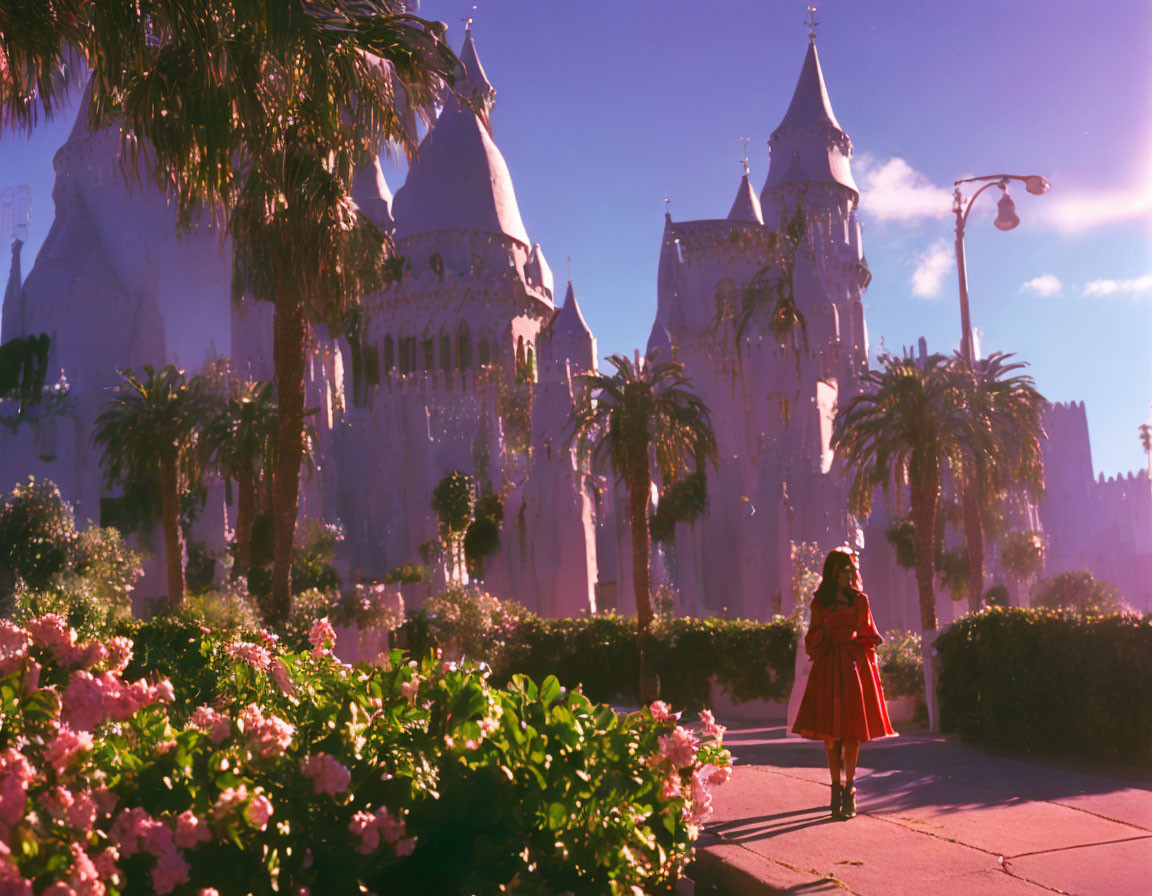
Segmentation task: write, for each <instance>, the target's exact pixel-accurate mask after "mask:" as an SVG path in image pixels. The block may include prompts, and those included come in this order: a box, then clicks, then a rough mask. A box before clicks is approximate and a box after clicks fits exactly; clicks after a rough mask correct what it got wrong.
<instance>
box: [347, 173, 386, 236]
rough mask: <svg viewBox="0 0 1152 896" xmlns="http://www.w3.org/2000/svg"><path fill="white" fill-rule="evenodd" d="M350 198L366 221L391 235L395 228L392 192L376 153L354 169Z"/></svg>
mask: <svg viewBox="0 0 1152 896" xmlns="http://www.w3.org/2000/svg"><path fill="white" fill-rule="evenodd" d="M352 198H353V199H354V200H355V201H356V205H357V206H358V207H359V208H360V211H362V212H363V213H364V214H365V215H366V216H367V217H368V220H369V221H371V222H372V223H373V224H375V225H376V226H377V227H379V228H380V229H381V230H382V231H384V232H385V233H391V232H392V230H393V229H394V228H395V227H396V222H395V221H393V220H392V191H391V190H389V189H388V182H387V181H386V180H385V179H384V171H383V169H381V167H380V156H379V154H378V153H377V154H374V155H373V156H372V159H371V160H370V161H368V162H365V163H364V164H363V165H361V166H360V167H359V168H357V169H356V173H355V174H354V175H353V177H352Z"/></svg>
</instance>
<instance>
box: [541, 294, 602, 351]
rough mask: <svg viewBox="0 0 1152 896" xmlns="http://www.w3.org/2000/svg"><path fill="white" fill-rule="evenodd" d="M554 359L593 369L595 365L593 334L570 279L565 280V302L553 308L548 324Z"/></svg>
mask: <svg viewBox="0 0 1152 896" xmlns="http://www.w3.org/2000/svg"><path fill="white" fill-rule="evenodd" d="M549 330H550V331H551V343H552V354H553V360H554V361H555V363H557V364H559V365H563V363H564V361H565V360H567V361H568V362H570V363H571V364H572V367H573V369H579V370H593V369H595V367H596V337H595V336H593V335H592V329H591V328H590V327H589V326H588V323H587V321H585V320H584V315H583V314H582V313H581V312H580V303H579V302H577V301H576V291H575V290H574V289H573V288H572V281H571V280H569V281H568V291H567V292H566V293H565V294H564V305H563V307H562V308H561V309H560V310H559V311H558V312H556V316H555V317H554V318H552V323H551V324H550V325H549Z"/></svg>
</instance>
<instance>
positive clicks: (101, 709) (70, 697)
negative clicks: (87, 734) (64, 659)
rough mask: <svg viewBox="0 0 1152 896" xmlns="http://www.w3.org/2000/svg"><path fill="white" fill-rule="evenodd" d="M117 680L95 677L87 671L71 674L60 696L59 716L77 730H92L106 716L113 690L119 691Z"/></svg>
mask: <svg viewBox="0 0 1152 896" xmlns="http://www.w3.org/2000/svg"><path fill="white" fill-rule="evenodd" d="M118 684H119V683H118V682H116V681H115V680H114V679H112V680H108V679H105V678H104V677H103V676H101V677H100V678H96V677H94V676H93V675H91V674H90V673H88V672H84V671H80V672H76V673H75V674H73V676H72V679H71V681H69V682H68V686H67V687H66V688H64V694H63V695H62V697H61V700H60V702H61V711H60V718H61V719H63V720H64V722H65V723H66V724H67V725H69V726H70V727H71V728H74V729H76V730H78V731H92V730H93V729H94V728H95V727H96V726H97V725H99V724H100V723H101V722H103V721H104V719H105V718H107V714H108V711H107V705H108V703H109V702H110V701H111V699H112V694H113V690H115V691H116V692H118V691H119V688H118Z"/></svg>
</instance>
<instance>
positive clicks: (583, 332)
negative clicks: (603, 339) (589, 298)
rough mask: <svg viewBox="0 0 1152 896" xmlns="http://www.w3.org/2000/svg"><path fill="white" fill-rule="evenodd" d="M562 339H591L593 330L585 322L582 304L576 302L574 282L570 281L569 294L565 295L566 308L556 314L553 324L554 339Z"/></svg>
mask: <svg viewBox="0 0 1152 896" xmlns="http://www.w3.org/2000/svg"><path fill="white" fill-rule="evenodd" d="M558 336H559V337H560V338H562V339H591V338H592V329H591V327H589V326H588V323H587V322H586V321H585V320H584V315H583V314H582V313H581V312H580V303H579V302H577V301H576V291H575V290H574V289H573V288H572V281H571V280H569V281H568V292H566V293H565V294H564V307H562V308H561V309H560V311H559V312H557V314H556V320H555V321H554V322H553V324H552V338H553V339H556V337H558Z"/></svg>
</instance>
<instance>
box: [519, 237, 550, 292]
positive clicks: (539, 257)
mask: <svg viewBox="0 0 1152 896" xmlns="http://www.w3.org/2000/svg"><path fill="white" fill-rule="evenodd" d="M524 273H525V274H526V275H527V276H528V279H529V280H530V281H532V282H533V283H535V284H536V285H538V286H542V287H544V289H546V290H548V295H549V297H551V296H552V294H553V290H554V288H555V281H554V280H553V277H552V268H551V267H549V266H548V259H546V258H545V257H544V250H543V249H541V248H540V244H539V243H536V244H534V245H533V246H532V251H531V253H529V255H528V260H527V261H526V262H524Z"/></svg>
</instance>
